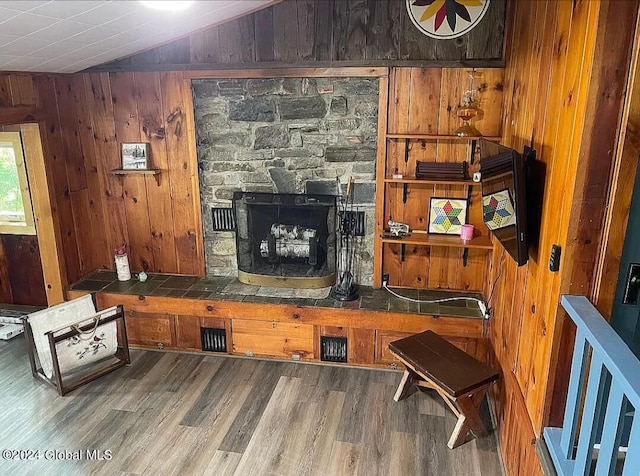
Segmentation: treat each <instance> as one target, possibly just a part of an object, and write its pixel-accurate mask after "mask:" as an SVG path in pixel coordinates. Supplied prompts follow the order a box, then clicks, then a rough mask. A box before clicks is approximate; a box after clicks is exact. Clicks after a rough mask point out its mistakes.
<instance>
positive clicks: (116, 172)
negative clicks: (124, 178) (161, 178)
mask: <svg viewBox="0 0 640 476" xmlns="http://www.w3.org/2000/svg"><path fill="white" fill-rule="evenodd" d="M111 175H160V169H115V170H112V171H111Z"/></svg>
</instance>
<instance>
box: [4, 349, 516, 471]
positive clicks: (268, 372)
mask: <svg viewBox="0 0 640 476" xmlns="http://www.w3.org/2000/svg"><path fill="white" fill-rule="evenodd" d="M131 354H132V363H131V365H130V366H128V367H126V368H122V369H119V370H117V371H115V372H113V373H111V374H110V375H107V376H106V377H103V378H101V379H99V380H97V381H95V382H92V383H90V384H88V385H86V386H84V387H82V388H80V389H78V390H76V391H74V392H72V393H70V394H69V395H67V396H66V397H59V396H58V395H57V394H56V393H55V391H53V390H51V389H50V388H48V387H45V386H44V385H43V384H41V383H39V382H38V381H36V380H34V379H33V378H32V377H31V373H30V370H29V364H28V359H27V355H26V350H25V344H24V339H23V338H22V337H19V338H15V339H14V340H11V341H8V342H5V341H0V392H1V394H0V395H1V396H0V404H1V405H2V414H1V416H0V442H1V443H0V446H1V448H0V449H2V450H5V449H9V450H27V451H36V450H39V455H38V454H32V455H30V456H32V457H34V458H35V457H39V459H37V460H28V461H20V460H17V459H13V460H6V459H2V460H0V474H11V475H22V474H34V475H36V474H37V475H41V474H47V475H57V474H64V475H71V474H79V475H85V474H105V475H125V474H153V475H160V474H162V475H164V474H185V475H199V474H212V475H252V476H253V475H351V474H353V475H367V476H369V475H376V474H379V475H438V476H440V475H443V476H449V475H464V476H467V475H489V476H498V475H501V474H503V473H502V469H501V463H500V461H499V458H498V454H497V450H496V440H495V435H494V434H490V435H489V436H487V437H485V438H482V439H476V440H472V441H470V442H468V443H467V444H465V445H462V446H461V447H459V448H457V449H455V450H449V449H447V446H446V443H447V439H448V436H449V434H450V433H451V431H452V429H453V426H454V424H455V417H454V416H453V415H452V414H451V412H450V411H449V410H448V409H445V407H444V404H443V403H442V402H441V401H440V400H439V398H436V397H434V396H432V394H430V393H421V392H418V393H416V394H414V395H412V396H411V397H409V398H408V399H406V400H403V401H402V402H399V403H396V402H394V401H393V394H394V391H395V389H396V386H397V385H398V383H399V381H400V377H401V375H402V374H401V373H400V372H386V371H381V370H367V369H353V368H344V367H332V366H321V365H306V364H296V363H288V362H273V361H262V360H257V359H241V358H230V357H225V356H219V355H196V354H179V353H160V352H152V351H135V350H134V351H132V352H131ZM485 407H486V405H485ZM484 417H485V418H488V415H487V414H486V412H485V415H484ZM47 450H49V451H48V452H47ZM86 450H90V451H95V450H99V451H100V453H99V454H98V453H97V452H96V453H94V454H93V456H94V457H97V456H102V457H103V460H87V454H86ZM52 451H56V453H53V454H52ZM65 451H66V452H69V455H67V454H65ZM81 451H82V452H83V453H82V456H83V458H84V459H83V460H80V461H74V460H68V458H69V457H72V458H73V457H78V456H79V455H80V453H79V452H81ZM107 451H108V452H109V453H108V454H110V459H106V458H107ZM18 456H20V455H18ZM22 456H29V455H26V454H23V455H22Z"/></svg>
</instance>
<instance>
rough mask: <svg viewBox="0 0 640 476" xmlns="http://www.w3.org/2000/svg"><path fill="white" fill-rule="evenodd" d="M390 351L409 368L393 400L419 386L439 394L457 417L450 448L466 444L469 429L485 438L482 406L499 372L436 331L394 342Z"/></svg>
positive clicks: (407, 394)
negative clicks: (480, 411)
mask: <svg viewBox="0 0 640 476" xmlns="http://www.w3.org/2000/svg"><path fill="white" fill-rule="evenodd" d="M389 350H390V351H391V352H392V353H393V354H394V355H395V356H396V357H398V359H400V361H401V362H402V363H403V364H404V365H405V366H406V367H407V370H405V372H404V375H403V376H402V381H401V382H400V385H399V387H398V390H397V391H396V394H395V395H394V397H393V399H394V400H395V401H396V402H398V401H400V400H402V399H404V398H406V397H408V396H409V395H411V394H412V393H414V392H415V391H416V390H417V389H418V387H426V388H431V389H433V390H435V391H436V392H438V394H439V395H440V396H441V397H442V399H443V400H444V402H445V403H446V404H447V406H448V407H449V408H450V409H451V410H452V411H453V413H455V415H456V416H457V417H458V422H457V423H456V426H455V428H454V430H453V433H452V434H451V437H450V438H449V442H448V443H447V446H448V447H449V448H452V449H453V448H455V447H456V446H459V445H461V444H462V443H464V441H465V438H466V436H467V433H468V432H469V430H472V431H473V432H474V433H475V435H476V436H484V435H486V434H487V430H486V428H485V426H484V424H483V422H482V419H481V418H480V414H479V411H478V410H479V407H480V405H481V403H482V401H483V399H484V395H485V393H486V391H487V389H488V388H489V385H491V383H493V382H494V381H496V380H497V379H498V377H499V374H498V372H496V371H494V370H492V369H491V368H490V367H489V366H487V365H485V364H483V363H482V362H480V361H478V360H476V359H474V358H473V357H471V356H470V355H468V354H467V353H465V352H463V351H462V350H460V349H458V348H457V347H455V346H454V345H453V344H451V343H449V342H447V341H446V340H445V339H443V338H442V337H440V336H439V335H437V334H436V333H435V332H433V331H426V332H422V333H420V334H415V335H412V336H409V337H405V338H404V339H400V340H397V341H395V342H391V343H390V344H389Z"/></svg>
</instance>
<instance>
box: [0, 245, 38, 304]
mask: <svg viewBox="0 0 640 476" xmlns="http://www.w3.org/2000/svg"><path fill="white" fill-rule="evenodd" d="M0 302H1V303H8V304H25V305H30V306H46V305H47V293H46V292H45V289H44V276H43V274H42V265H41V262H40V249H39V247H38V238H37V237H36V236H34V235H0Z"/></svg>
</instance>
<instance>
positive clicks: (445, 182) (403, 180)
mask: <svg viewBox="0 0 640 476" xmlns="http://www.w3.org/2000/svg"><path fill="white" fill-rule="evenodd" d="M384 183H418V184H425V185H475V184H476V182H474V181H473V180H468V179H466V180H463V179H460V180H455V179H450V180H430V179H419V178H415V177H412V176H408V175H407V176H405V177H403V178H393V177H385V178H384ZM478 185H479V184H478Z"/></svg>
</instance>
